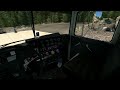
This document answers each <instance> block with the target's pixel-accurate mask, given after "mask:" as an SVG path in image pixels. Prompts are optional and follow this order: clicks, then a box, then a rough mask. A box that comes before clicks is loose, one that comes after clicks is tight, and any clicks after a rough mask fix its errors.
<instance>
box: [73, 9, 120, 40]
mask: <svg viewBox="0 0 120 90" xmlns="http://www.w3.org/2000/svg"><path fill="white" fill-rule="evenodd" d="M99 13H100V11H98V12H96V11H80V12H79V13H78V15H77V23H76V29H75V35H77V36H82V37H86V38H91V39H96V40H101V41H106V42H109V41H111V39H112V36H113V34H114V32H115V28H116V26H117V22H118V19H119V18H120V16H119V15H120V12H118V11H103V12H102V14H101V16H100V15H99ZM97 14H98V15H97Z"/></svg>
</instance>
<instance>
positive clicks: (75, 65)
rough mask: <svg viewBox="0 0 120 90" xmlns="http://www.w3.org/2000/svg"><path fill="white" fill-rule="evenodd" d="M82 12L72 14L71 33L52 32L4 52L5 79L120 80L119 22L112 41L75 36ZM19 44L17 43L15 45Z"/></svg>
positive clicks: (0, 62) (0, 70)
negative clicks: (78, 19)
mask: <svg viewBox="0 0 120 90" xmlns="http://www.w3.org/2000/svg"><path fill="white" fill-rule="evenodd" d="M77 16H78V11H72V13H71V20H70V27H69V34H60V33H52V34H49V35H44V36H40V37H36V35H39V34H38V33H37V34H35V28H34V20H33V23H32V24H33V25H32V29H33V33H34V36H35V37H34V38H31V39H26V40H25V42H24V43H22V44H17V45H13V46H7V45H8V44H6V45H3V47H2V48H1V49H0V79H1V80H22V79H24V80H41V79H70V80H73V79H77V80H78V79H80V80H109V79H119V78H120V46H119V45H120V43H119V36H120V33H119V31H120V30H119V29H120V23H118V25H117V28H116V30H115V33H114V35H113V37H112V40H111V41H110V42H105V41H100V40H95V39H90V38H86V37H82V36H76V35H75V28H76V20H77ZM14 43H15V42H14Z"/></svg>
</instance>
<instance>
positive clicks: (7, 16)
mask: <svg viewBox="0 0 120 90" xmlns="http://www.w3.org/2000/svg"><path fill="white" fill-rule="evenodd" d="M94 13H95V11H91V12H90V11H80V12H79V14H78V17H77V21H78V22H92V20H93V15H94ZM33 14H34V23H35V24H42V23H59V22H70V19H71V12H69V11H55V12H53V11H34V12H33ZM119 15H120V11H103V14H102V17H101V18H100V19H103V18H112V19H114V20H115V19H116V17H117V16H119ZM30 24H31V14H30V11H0V28H1V27H11V26H21V25H30Z"/></svg>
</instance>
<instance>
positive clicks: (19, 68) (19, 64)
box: [0, 33, 65, 78]
mask: <svg viewBox="0 0 120 90" xmlns="http://www.w3.org/2000/svg"><path fill="white" fill-rule="evenodd" d="M62 39H63V38H62V36H61V35H60V34H59V33H54V34H50V35H45V36H41V37H38V38H32V39H27V40H26V42H25V43H23V44H19V45H15V46H10V47H6V48H3V49H1V50H0V67H1V68H0V77H1V78H3V76H4V77H6V76H5V75H2V74H1V73H3V71H5V72H7V73H9V74H10V75H11V76H12V77H14V78H21V77H22V78H25V74H26V73H27V74H28V75H30V74H31V75H32V73H33V72H36V73H37V74H38V75H39V74H41V75H42V74H43V73H45V72H48V71H50V70H53V69H54V68H60V67H61V66H62V64H63V62H64V55H65V54H64V52H65V50H64V44H63V43H62ZM56 70H57V69H56ZM54 72H55V71H54ZM23 73H24V75H23ZM7 75H8V74H7ZM10 75H9V76H10ZM43 76H45V75H43Z"/></svg>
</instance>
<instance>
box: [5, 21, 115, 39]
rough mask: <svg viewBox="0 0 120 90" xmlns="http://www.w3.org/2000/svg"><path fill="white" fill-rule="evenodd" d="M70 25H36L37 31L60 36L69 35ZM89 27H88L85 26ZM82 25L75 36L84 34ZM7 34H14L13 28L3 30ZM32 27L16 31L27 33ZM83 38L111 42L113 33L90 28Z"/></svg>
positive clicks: (86, 29) (19, 28)
mask: <svg viewBox="0 0 120 90" xmlns="http://www.w3.org/2000/svg"><path fill="white" fill-rule="evenodd" d="M69 26H70V24H69V23H52V24H36V25H35V30H38V31H42V32H48V33H56V32H59V33H60V34H68V33H69ZM85 26H87V25H85ZM81 28H82V24H79V25H77V28H76V30H75V34H76V35H78V36H80V35H81V32H82V29H81ZM3 29H4V31H5V32H8V33H9V32H14V28H13V27H7V28H3ZM31 29H32V28H31V27H17V28H16V30H17V31H18V32H19V31H26V30H31ZM83 36H84V37H88V38H92V39H97V40H102V41H110V40H111V39H112V36H113V32H106V31H103V30H96V31H94V30H91V29H89V28H88V27H85V28H84V31H83Z"/></svg>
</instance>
